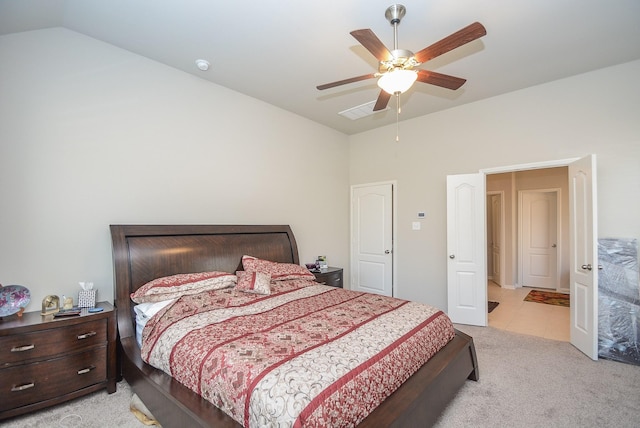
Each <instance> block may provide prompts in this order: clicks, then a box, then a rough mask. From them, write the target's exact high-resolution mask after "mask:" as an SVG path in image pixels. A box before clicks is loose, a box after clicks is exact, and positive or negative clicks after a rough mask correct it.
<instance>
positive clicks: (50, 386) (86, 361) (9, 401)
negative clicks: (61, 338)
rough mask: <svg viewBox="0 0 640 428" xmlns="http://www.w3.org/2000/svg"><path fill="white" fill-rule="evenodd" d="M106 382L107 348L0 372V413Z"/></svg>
mask: <svg viewBox="0 0 640 428" xmlns="http://www.w3.org/2000/svg"><path fill="white" fill-rule="evenodd" d="M106 380H107V348H106V346H103V347H100V348H95V349H92V350H90V351H86V352H79V353H76V354H72V355H67V356H65V357H61V358H56V359H52V360H47V361H42V362H37V363H32V364H24V365H20V366H13V367H9V368H5V369H2V370H0V396H2V400H0V412H2V411H5V410H8V409H13V408H17V407H22V406H26V405H27V404H32V403H37V402H40V401H44V400H48V399H50V398H55V397H59V396H62V395H64V394H67V393H69V392H73V391H77V390H79V389H82V388H85V387H87V386H91V385H94V384H96V383H100V382H106Z"/></svg>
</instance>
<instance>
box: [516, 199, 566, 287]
mask: <svg viewBox="0 0 640 428" xmlns="http://www.w3.org/2000/svg"><path fill="white" fill-rule="evenodd" d="M525 193H555V195H556V272H555V283H554V288H553V289H554V291H559V292H560V291H561V288H560V272H561V269H562V258H561V256H562V211H561V210H562V189H560V188H558V187H556V188H550V189H527V190H519V191H518V237H517V239H518V287H523V286H524V269H523V266H524V249H523V245H522V244H523V238H522V236H523V227H524V225H523V222H522V216H523V210H522V204H523V202H524V201H523V195H524V194H525Z"/></svg>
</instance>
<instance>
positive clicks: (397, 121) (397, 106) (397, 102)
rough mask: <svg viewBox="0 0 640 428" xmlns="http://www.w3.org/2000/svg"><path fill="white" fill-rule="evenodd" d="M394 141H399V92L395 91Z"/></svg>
mask: <svg viewBox="0 0 640 428" xmlns="http://www.w3.org/2000/svg"><path fill="white" fill-rule="evenodd" d="M396 141H400V92H396Z"/></svg>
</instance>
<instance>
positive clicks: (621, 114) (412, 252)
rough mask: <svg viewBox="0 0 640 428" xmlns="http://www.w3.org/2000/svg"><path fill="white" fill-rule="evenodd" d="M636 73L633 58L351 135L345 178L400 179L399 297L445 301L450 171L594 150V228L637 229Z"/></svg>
mask: <svg viewBox="0 0 640 428" xmlns="http://www.w3.org/2000/svg"><path fill="white" fill-rule="evenodd" d="M639 75H640V61H633V62H629V63H626V64H621V65H619V66H615V67H610V68H606V69H602V70H596V71H593V72H590V73H586V74H582V75H578V76H574V77H571V78H567V79H563V80H558V81H554V82H551V83H547V84H544V85H539V86H536V87H532V88H528V89H525V90H521V91H517V92H512V93H509V94H505V95H501V96H498V97H494V98H490V99H487V100H483V101H479V102H475V103H472V104H467V105H464V106H461V107H457V108H452V109H449V110H445V111H441V112H438V113H434V114H430V115H427V116H423V117H420V118H416V119H413V120H408V121H404V122H401V123H400V141H399V142H398V143H396V142H395V141H394V139H395V131H396V129H395V125H392V126H387V127H384V128H380V129H376V130H373V131H370V132H365V133H361V134H358V135H354V136H351V137H350V139H349V140H350V141H349V147H350V157H349V159H350V171H349V172H350V183H351V184H352V185H354V184H362V183H370V182H377V181H384V180H397V183H398V195H397V203H398V234H397V237H396V238H397V239H396V248H395V250H396V255H397V260H398V263H397V266H396V269H397V277H398V284H397V290H398V291H399V297H402V298H407V299H412V300H418V301H423V302H427V303H431V304H434V305H435V306H438V307H441V308H443V309H446V302H447V287H446V268H447V249H446V194H445V193H446V188H445V184H446V176H447V175H448V174H461V173H474V172H478V171H479V170H482V169H489V168H497V167H504V166H510V165H518V164H527V163H531V162H545V161H551V160H559V159H569V158H575V157H581V156H584V155H587V154H590V153H594V154H596V156H597V164H598V167H597V185H598V211H599V212H598V216H599V218H598V227H599V236H600V237H627V238H640V221H638V218H639V217H640V216H639V214H640V198H638V197H637V194H638V189H639V188H640V120H638V118H639V117H640V101H639V100H640V81H638V78H637V76H639ZM467 84H481V82H468V83H467ZM462 90H464V87H463V88H462ZM408 96H420V97H423V98H424V102H429V98H428V97H429V96H427V95H424V94H417V93H416V94H409V95H408ZM386 114H395V113H393V112H388V113H386ZM418 211H425V212H426V214H427V215H426V218H425V220H424V221H422V229H421V230H419V231H414V230H411V223H412V222H413V221H417V219H416V217H415V215H416V212H418Z"/></svg>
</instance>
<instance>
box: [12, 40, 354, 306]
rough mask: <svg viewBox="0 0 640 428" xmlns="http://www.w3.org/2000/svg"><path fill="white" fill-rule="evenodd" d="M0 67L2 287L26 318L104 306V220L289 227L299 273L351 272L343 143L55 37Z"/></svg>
mask: <svg viewBox="0 0 640 428" xmlns="http://www.w3.org/2000/svg"><path fill="white" fill-rule="evenodd" d="M0 63H1V66H0V195H1V199H0V200H1V205H0V206H1V211H0V283H2V284H5V285H8V284H21V285H25V286H27V287H28V288H29V289H30V290H31V297H32V303H31V304H30V306H29V307H28V308H27V310H38V309H39V306H40V302H41V301H42V299H43V298H44V296H45V295H47V294H59V295H62V294H66V295H70V296H74V297H77V290H78V289H79V287H78V285H77V282H78V281H93V282H94V283H95V285H96V287H97V288H98V299H100V300H110V301H111V300H112V299H113V286H112V284H113V279H112V261H111V241H110V235H109V224H112V223H207V224H290V225H291V227H292V229H293V231H294V233H295V235H296V238H297V242H298V247H299V251H300V257H301V261H302V262H305V261H313V260H315V258H316V256H317V255H320V254H324V255H327V257H328V259H329V262H330V263H331V264H335V265H337V266H344V267H345V268H347V267H348V265H349V264H348V261H349V253H348V242H349V241H348V239H349V238H348V236H349V229H348V228H349V210H348V206H349V204H348V200H349V184H348V168H349V165H348V146H347V137H346V136H345V135H344V134H341V133H338V132H336V131H333V130H331V129H329V128H326V127H324V126H321V125H318V124H316V123H314V122H311V121H308V120H306V119H303V118H301V117H299V116H297V115H294V114H291V113H288V112H285V111H283V110H280V109H278V108H275V107H273V106H271V105H268V104H265V103H263V102H261V101H258V100H256V99H253V98H249V97H246V96H244V95H241V94H238V93H236V92H233V91H230V90H228V89H225V88H223V87H220V86H217V85H214V84H211V83H208V82H206V81H205V80H202V79H198V78H196V77H194V76H191V75H188V74H186V73H183V72H181V71H178V70H175V69H172V68H169V67H166V66H164V65H161V64H159V63H156V62H154V61H151V60H149V59H146V58H143V57H140V56H138V55H134V54H131V53H129V52H127V51H124V50H121V49H118V48H115V47H113V46H111V45H107V44H104V43H101V42H98V41H96V40H94V39H91V38H88V37H84V36H82V35H79V34H77V33H74V32H71V31H68V30H63V29H59V28H58V29H49V30H41V31H34V32H26V33H17V34H11V35H7V36H2V37H0ZM319 147H320V148H322V154H321V155H318V154H317V153H318V148H319ZM324 159H330V161H326V162H325V161H324ZM318 188H322V189H323V192H322V194H321V195H320V196H317V189H318ZM347 278H348V276H347Z"/></svg>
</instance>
